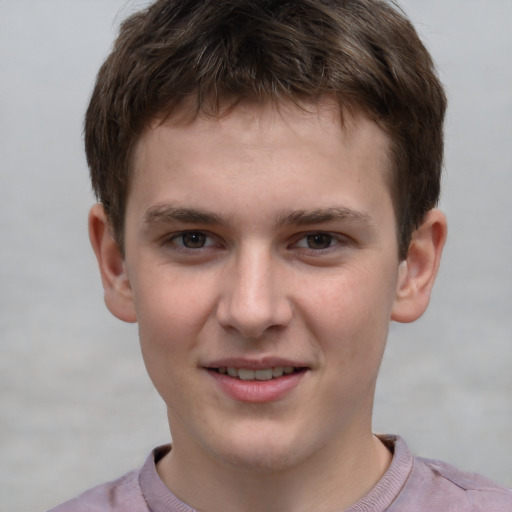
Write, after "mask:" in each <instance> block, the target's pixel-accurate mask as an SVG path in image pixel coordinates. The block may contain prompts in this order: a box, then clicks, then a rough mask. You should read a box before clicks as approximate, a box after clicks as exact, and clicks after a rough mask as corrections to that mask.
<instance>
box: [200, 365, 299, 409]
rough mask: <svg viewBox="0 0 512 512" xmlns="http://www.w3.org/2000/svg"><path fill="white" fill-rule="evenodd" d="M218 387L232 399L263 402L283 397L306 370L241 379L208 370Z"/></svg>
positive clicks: (297, 383)
mask: <svg viewBox="0 0 512 512" xmlns="http://www.w3.org/2000/svg"><path fill="white" fill-rule="evenodd" d="M208 373H209V374H210V375H211V376H212V377H213V379H214V380H215V382H216V383H217V385H218V386H219V387H220V389H221V390H222V391H223V392H224V393H225V394H226V395H228V396H229V397H230V398H232V399H233V400H237V401H240V402H252V403H264V402H274V401H276V400H279V399H281V398H284V397H285V396H286V395H288V394H289V393H290V392H291V391H293V390H294V389H295V388H296V387H297V386H298V385H299V383H300V381H301V380H302V379H303V378H304V375H305V374H306V371H305V370H304V371H299V372H295V373H292V374H290V375H283V376H282V377H278V378H277V379H271V380H241V379H237V378H233V377H230V376H229V375H225V374H221V373H218V372H216V371H214V370H208Z"/></svg>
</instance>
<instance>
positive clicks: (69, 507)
mask: <svg viewBox="0 0 512 512" xmlns="http://www.w3.org/2000/svg"><path fill="white" fill-rule="evenodd" d="M138 476H139V471H138V470H137V471H132V472H130V473H127V474H126V475H124V476H122V477H121V478H118V479H117V480H114V481H112V482H107V483H105V484H102V485H99V486H97V487H94V488H92V489H89V490H88V491H86V492H84V493H83V494H81V495H80V496H78V497H76V498H74V499H72V500H70V501H67V502H66V503H63V504H62V505H59V506H58V507H56V508H53V509H51V510H50V511H48V512H126V511H127V510H130V512H149V509H148V506H147V504H146V501H145V499H144V497H143V495H142V492H141V489H140V485H139V478H138Z"/></svg>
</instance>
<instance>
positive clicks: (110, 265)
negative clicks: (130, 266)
mask: <svg viewBox="0 0 512 512" xmlns="http://www.w3.org/2000/svg"><path fill="white" fill-rule="evenodd" d="M89 240H90V241H91V245H92V248H93V250H94V254H95V255H96V259H97V260H98V266H99V269H100V274H101V282H102V283H103V290H104V297H105V304H106V305H107V308H108V309H109V311H110V312H111V313H112V314H113V315H114V316H116V317H117V318H119V319H120V320H123V321H124V322H136V321H137V317H136V315H135V308H134V305H133V297H132V289H131V285H130V281H129V279H128V276H127V273H126V265H125V262H124V258H123V256H122V254H121V251H120V249H119V246H118V244H117V242H116V240H115V238H114V236H113V234H112V230H111V227H110V222H109V220H108V218H107V215H106V213H105V210H104V209H103V205H101V204H99V203H98V204H95V205H94V206H93V207H92V208H91V211H90V212H89Z"/></svg>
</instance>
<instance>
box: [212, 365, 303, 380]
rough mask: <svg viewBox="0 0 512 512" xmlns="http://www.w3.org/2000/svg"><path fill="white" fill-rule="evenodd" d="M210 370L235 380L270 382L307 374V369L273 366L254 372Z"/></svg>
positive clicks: (231, 368)
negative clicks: (287, 376) (288, 376)
mask: <svg viewBox="0 0 512 512" xmlns="http://www.w3.org/2000/svg"><path fill="white" fill-rule="evenodd" d="M208 370H210V371H213V372H216V373H219V374H221V375H226V376H228V377H232V378H233V379H239V380H245V381H269V380H274V379H279V378H280V377H283V376H285V375H292V374H294V373H302V372H305V371H306V368H304V367H296V366H273V367H269V368H262V369H258V370H253V369H251V368H234V367H231V366H221V367H218V368H208Z"/></svg>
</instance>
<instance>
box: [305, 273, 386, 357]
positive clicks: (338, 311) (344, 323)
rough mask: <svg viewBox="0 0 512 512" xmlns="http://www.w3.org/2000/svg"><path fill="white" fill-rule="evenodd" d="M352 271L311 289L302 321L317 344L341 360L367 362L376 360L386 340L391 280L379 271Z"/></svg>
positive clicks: (331, 278) (333, 277)
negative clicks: (360, 358)
mask: <svg viewBox="0 0 512 512" xmlns="http://www.w3.org/2000/svg"><path fill="white" fill-rule="evenodd" d="M352 270H353V271H352V272H348V271H347V272H343V273H342V274H340V275H338V276H331V277H330V278H328V279H326V280H325V281H323V283H319V286H316V287H315V288H314V289H313V290H311V289H310V292H311V293H309V294H308V298H307V300H308V305H307V306H304V307H303V310H307V311H308V313H307V314H305V315H304V317H305V318H306V321H307V322H308V323H309V327H310V330H311V331H312V332H313V333H314V335H315V337H316V338H317V339H318V340H319V341H320V343H322V344H323V345H326V347H325V348H329V349H331V350H332V351H333V352H334V351H336V354H340V357H342V358H343V359H346V360H353V359H354V358H355V357H358V356H361V357H363V358H366V357H367V356H368V355H369V354H370V353H374V354H375V356H376V357H379V355H380V354H381V352H382V350H383V346H384V344H385V341H386V338H387V332H388V327H389V321H390V315H391V308H392V304H393V299H394V284H393V280H392V279H389V275H390V273H389V271H388V272H387V273H386V271H385V270H384V269H382V268H381V269H380V271H379V270H377V267H376V268H375V270H374V269H370V270H367V271H366V270H364V269H358V271H355V269H352ZM391 275H392V274H391ZM382 276H388V279H387V280H386V279H383V278H382Z"/></svg>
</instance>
